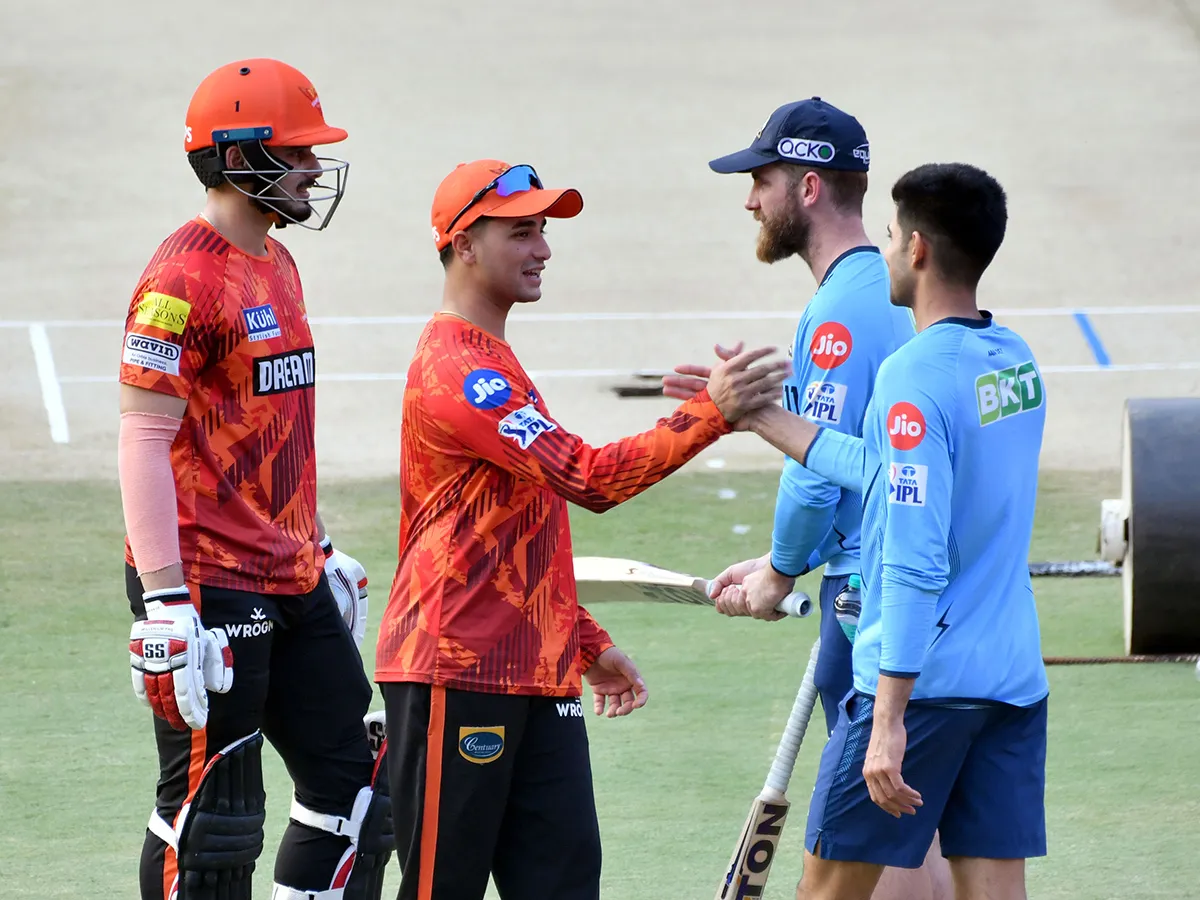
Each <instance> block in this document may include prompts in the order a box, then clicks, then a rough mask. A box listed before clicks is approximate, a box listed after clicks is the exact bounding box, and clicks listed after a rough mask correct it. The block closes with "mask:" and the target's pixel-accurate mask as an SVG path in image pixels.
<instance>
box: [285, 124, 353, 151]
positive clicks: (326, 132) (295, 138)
mask: <svg viewBox="0 0 1200 900" xmlns="http://www.w3.org/2000/svg"><path fill="white" fill-rule="evenodd" d="M348 136H349V135H347V133H346V130H345V129H344V128H333V127H328V128H315V129H313V130H311V131H286V132H283V133H279V132H276V134H275V136H274V137H273V138H271V139H270V140H269V141H267V145H268V146H270V145H274V146H276V147H316V146H319V145H321V144H337V143H340V142H341V141H344V140H345V139H346V138H347V137H348Z"/></svg>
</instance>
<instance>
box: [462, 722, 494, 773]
mask: <svg viewBox="0 0 1200 900" xmlns="http://www.w3.org/2000/svg"><path fill="white" fill-rule="evenodd" d="M503 752H504V726H503V725H493V726H490V727H487V728H472V727H469V726H463V727H462V728H459V729H458V755H459V756H461V757H462V758H463V759H465V760H466V761H467V762H471V763H475V764H476V765H480V766H482V765H484V764H485V763H490V762H495V761H496V760H498V759H499V758H500V754H502V753H503Z"/></svg>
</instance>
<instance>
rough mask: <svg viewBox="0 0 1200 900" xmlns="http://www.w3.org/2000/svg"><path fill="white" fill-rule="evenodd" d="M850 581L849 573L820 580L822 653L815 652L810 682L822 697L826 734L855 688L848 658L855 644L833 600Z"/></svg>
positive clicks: (830, 729)
mask: <svg viewBox="0 0 1200 900" xmlns="http://www.w3.org/2000/svg"><path fill="white" fill-rule="evenodd" d="M849 581H850V576H849V575H827V576H826V577H824V578H822V579H821V652H820V653H818V654H817V671H816V673H815V677H814V679H813V683H814V684H815V685H816V687H817V691H818V693H819V694H820V696H821V709H823V710H825V733H826V734H830V733H832V732H833V726H834V725H836V724H837V719H838V706H840V705H841V702H842V701H843V700H844V699H846V695H847V694H849V693H850V690H851V688H853V687H854V671H853V663H852V661H851V657H852V655H853V650H854V645H853V644H851V643H850V638H848V637H846V633H845V632H844V631H842V626H841V625H839V624H838V620H837V616H836V615H835V614H834V612H833V601H834V599H835V598H836V597H837V595H838V594H840V593H841V592H842V589H843V588H844V587H845V586H846V585H847V583H849Z"/></svg>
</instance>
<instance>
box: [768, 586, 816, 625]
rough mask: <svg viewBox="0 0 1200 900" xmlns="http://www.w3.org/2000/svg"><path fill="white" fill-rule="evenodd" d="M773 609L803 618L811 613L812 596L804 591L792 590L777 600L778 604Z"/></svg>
mask: <svg viewBox="0 0 1200 900" xmlns="http://www.w3.org/2000/svg"><path fill="white" fill-rule="evenodd" d="M775 609H776V610H778V611H779V612H781V613H787V614H788V615H789V616H795V617H796V618H797V619H803V618H805V617H806V616H810V615H812V611H813V602H812V598H811V597H809V596H808V594H806V593H804V591H792V592H791V593H790V594H788V595H787V596H786V597H784V598H783V599H782V600H780V601H779V605H778V606H776V607H775Z"/></svg>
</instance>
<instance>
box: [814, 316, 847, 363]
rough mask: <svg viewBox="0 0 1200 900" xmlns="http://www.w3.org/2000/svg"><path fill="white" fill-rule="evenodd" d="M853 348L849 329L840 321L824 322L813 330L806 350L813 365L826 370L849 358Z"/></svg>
mask: <svg viewBox="0 0 1200 900" xmlns="http://www.w3.org/2000/svg"><path fill="white" fill-rule="evenodd" d="M853 348H854V340H853V339H852V338H851V337H850V329H848V328H847V327H846V326H845V325H843V324H842V323H841V322H825V323H823V324H821V325H818V326H817V327H816V329H815V330H814V331H813V337H812V342H811V343H810V344H809V345H808V352H809V354H810V355H811V356H812V361H813V365H814V366H816V367H817V368H818V369H825V370H827V371H828V370H829V369H836V368H837V367H838V366H840V365H841V364H842V363H844V362H845V361H846V360H847V359H849V358H850V351H851V350H852V349H853Z"/></svg>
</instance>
